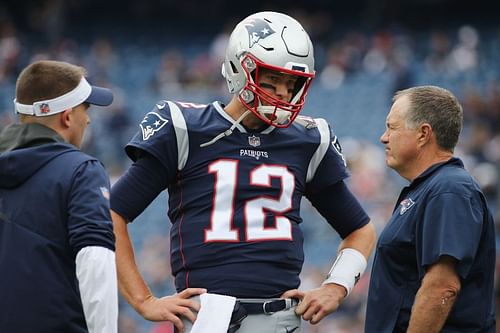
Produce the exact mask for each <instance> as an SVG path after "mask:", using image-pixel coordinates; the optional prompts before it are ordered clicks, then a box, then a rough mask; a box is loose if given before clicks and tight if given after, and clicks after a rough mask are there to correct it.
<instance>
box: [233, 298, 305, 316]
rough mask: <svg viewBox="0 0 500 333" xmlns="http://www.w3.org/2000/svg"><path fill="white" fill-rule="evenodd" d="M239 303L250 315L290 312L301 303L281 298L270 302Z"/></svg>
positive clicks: (293, 299)
mask: <svg viewBox="0 0 500 333" xmlns="http://www.w3.org/2000/svg"><path fill="white" fill-rule="evenodd" d="M238 303H239V304H240V305H241V306H243V308H244V309H245V310H246V312H247V313H248V314H251V315H253V314H267V315H270V314H273V313H275V312H278V311H283V310H288V309H290V308H292V307H294V306H296V305H297V304H299V301H298V300H297V299H295V298H279V299H270V300H259V299H238Z"/></svg>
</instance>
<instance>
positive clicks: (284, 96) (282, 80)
mask: <svg viewBox="0 0 500 333" xmlns="http://www.w3.org/2000/svg"><path fill="white" fill-rule="evenodd" d="M296 82H297V77H296V76H295V75H290V74H284V73H280V72H277V71H272V70H270V69H265V68H262V69H260V71H259V77H258V82H257V84H258V85H259V86H260V87H261V88H262V89H263V90H265V91H266V92H267V93H268V94H270V95H272V96H274V97H275V98H277V99H279V100H281V101H286V102H290V101H291V99H292V97H293V92H294V88H295V83H296ZM262 104H264V105H268V104H267V103H266V101H265V100H262Z"/></svg>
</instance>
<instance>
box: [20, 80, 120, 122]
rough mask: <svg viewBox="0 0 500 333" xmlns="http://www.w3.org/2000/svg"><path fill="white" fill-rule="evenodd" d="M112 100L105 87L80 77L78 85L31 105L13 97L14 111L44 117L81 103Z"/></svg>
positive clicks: (104, 103) (108, 103)
mask: <svg viewBox="0 0 500 333" xmlns="http://www.w3.org/2000/svg"><path fill="white" fill-rule="evenodd" d="M112 102H113V93H112V92H111V90H109V89H107V88H102V87H97V86H91V85H90V84H89V83H88V82H87V80H86V79H85V78H84V77H82V79H81V80H80V83H79V84H78V86H77V87H76V88H75V89H73V90H71V91H69V92H67V93H66V94H64V95H62V96H59V97H56V98H52V99H47V100H44V101H38V102H35V103H33V104H32V105H28V104H21V103H18V102H17V100H15V99H14V107H15V110H16V113H22V114H27V115H31V116H37V117H44V116H50V115H53V114H56V113H59V112H63V111H64V110H67V109H70V108H73V107H75V106H78V105H80V104H82V103H89V104H93V105H99V106H108V105H110V104H111V103H112Z"/></svg>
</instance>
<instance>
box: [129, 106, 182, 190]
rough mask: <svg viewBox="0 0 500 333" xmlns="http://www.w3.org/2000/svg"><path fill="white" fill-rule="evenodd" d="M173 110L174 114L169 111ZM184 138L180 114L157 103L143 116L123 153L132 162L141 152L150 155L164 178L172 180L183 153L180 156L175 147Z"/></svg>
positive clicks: (178, 167) (178, 111) (169, 107)
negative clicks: (164, 174) (160, 169)
mask: <svg viewBox="0 0 500 333" xmlns="http://www.w3.org/2000/svg"><path fill="white" fill-rule="evenodd" d="M172 106H173V107H174V108H175V110H171V107H172ZM179 118H180V121H179ZM179 123H180V124H179ZM177 136H179V138H178V137H177ZM185 137H187V131H186V127H185V123H184V119H183V117H182V115H181V114H180V110H179V109H178V108H177V107H176V106H175V104H173V103H169V102H166V101H160V102H158V103H157V104H156V106H155V107H154V108H153V110H151V111H150V112H148V113H146V114H145V115H144V117H143V119H142V120H141V122H140V123H139V125H138V131H137V133H136V134H135V135H134V136H133V138H132V139H131V140H130V142H129V143H128V144H127V146H126V147H125V151H126V153H127V155H128V156H129V157H130V159H132V161H137V160H138V159H139V158H140V157H141V156H142V155H143V154H144V152H147V153H149V154H151V155H152V156H154V157H155V158H156V159H157V160H158V161H159V162H160V163H161V164H162V165H163V167H164V169H165V171H166V175H167V178H168V179H169V180H173V179H175V176H176V174H177V170H179V169H181V167H180V166H179V157H182V152H181V154H179V151H178V144H179V143H182V141H183V138H185Z"/></svg>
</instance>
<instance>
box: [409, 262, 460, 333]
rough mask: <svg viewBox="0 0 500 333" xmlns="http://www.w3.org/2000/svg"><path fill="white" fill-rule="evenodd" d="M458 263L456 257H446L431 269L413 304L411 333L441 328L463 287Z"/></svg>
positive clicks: (439, 329) (438, 330) (426, 274)
mask: <svg viewBox="0 0 500 333" xmlns="http://www.w3.org/2000/svg"><path fill="white" fill-rule="evenodd" d="M455 264H456V260H455V259H454V258H452V257H449V256H442V257H440V258H439V260H438V261H437V262H436V263H435V264H433V265H431V266H430V267H429V268H428V269H427V271H426V273H425V275H424V278H423V279H422V285H421V286H420V288H419V289H418V292H417V295H416V297H415V302H414V303H413V307H412V311H411V317H410V323H409V325H408V331H407V332H408V333H420V332H425V333H434V332H436V333H437V332H440V331H441V329H442V328H443V325H444V323H445V322H446V319H447V318H448V315H449V313H450V311H451V308H452V307H453V304H454V303H455V300H456V298H457V295H458V293H459V292H460V288H461V283H460V278H459V276H458V274H457V272H456V270H455Z"/></svg>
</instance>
